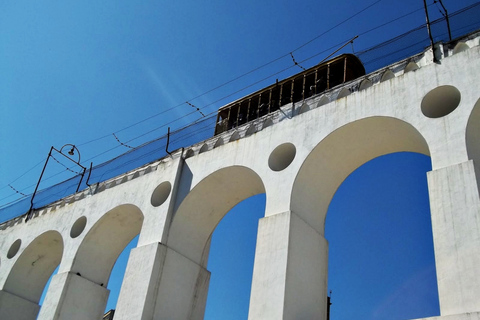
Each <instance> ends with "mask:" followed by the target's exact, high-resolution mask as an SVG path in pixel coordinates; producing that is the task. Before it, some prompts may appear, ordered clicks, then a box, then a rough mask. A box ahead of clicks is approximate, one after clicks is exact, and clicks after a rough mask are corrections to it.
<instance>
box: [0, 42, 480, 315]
mask: <svg viewBox="0 0 480 320" xmlns="http://www.w3.org/2000/svg"><path fill="white" fill-rule="evenodd" d="M468 43H469V45H471V46H473V45H476V46H475V47H473V48H470V49H468V50H465V51H462V52H459V53H456V54H453V55H452V54H451V52H447V53H448V55H449V56H448V57H443V59H442V60H441V63H440V64H435V63H433V62H432V54H431V52H428V51H427V52H426V53H425V54H424V55H423V56H419V57H416V58H415V59H417V60H416V63H417V65H418V66H419V68H418V69H416V70H412V71H409V72H408V73H404V72H403V69H401V68H400V67H399V66H400V65H401V66H403V67H404V65H405V63H403V62H401V63H400V64H399V65H397V66H391V69H392V70H393V71H395V72H394V73H392V74H394V75H395V77H394V78H392V79H390V80H387V81H383V82H380V76H381V75H382V74H383V73H384V71H385V70H380V71H378V72H376V73H374V74H371V75H367V76H366V77H365V78H368V79H369V80H368V81H371V83H372V86H370V87H368V86H364V87H367V88H365V89H363V90H361V91H357V92H354V93H352V94H350V95H348V96H346V97H344V98H341V99H338V100H335V98H336V97H337V95H338V93H339V92H340V91H341V88H335V89H334V90H332V91H331V92H329V93H326V94H324V95H322V96H317V97H313V98H311V99H308V100H306V101H305V104H306V105H307V106H306V107H305V106H304V107H303V108H302V109H303V110H306V109H311V110H309V111H306V112H303V113H301V114H298V115H295V116H294V117H293V118H292V119H291V120H289V119H287V118H285V117H284V116H283V115H282V114H281V113H277V114H274V115H271V119H272V121H273V122H275V124H274V125H272V126H269V127H267V128H264V129H263V127H262V126H263V124H264V122H265V119H261V120H258V121H256V122H254V123H253V125H254V126H256V127H255V128H256V131H258V132H256V133H254V134H251V135H249V136H248V137H244V135H245V131H247V128H249V127H250V125H251V124H248V125H246V126H245V127H244V128H240V129H239V130H237V131H236V132H235V133H234V132H227V133H223V134H222V136H221V138H222V139H223V141H224V142H225V144H224V145H220V146H219V145H218V144H217V147H216V148H214V149H212V148H213V146H214V145H215V144H216V142H217V140H218V138H217V137H215V138H212V139H211V140H209V141H206V142H202V143H201V144H198V145H195V146H192V147H191V148H189V150H185V151H179V152H177V153H175V154H174V155H173V157H172V158H170V157H167V158H165V159H162V160H159V161H158V162H155V163H152V164H150V165H148V166H145V167H142V168H139V169H137V170H135V171H134V172H131V173H127V174H125V175H122V176H119V177H117V178H115V179H112V180H111V181H108V182H106V183H102V184H100V185H98V186H93V187H92V189H91V190H85V191H82V192H80V193H78V194H77V195H74V196H71V197H67V198H65V199H63V200H62V201H60V202H58V203H54V204H52V205H51V206H49V207H47V208H45V209H42V210H39V211H37V212H36V213H35V217H34V218H33V219H32V220H30V221H28V222H26V223H25V222H24V221H22V220H21V219H16V220H12V221H10V222H7V223H6V224H4V225H3V226H2V227H3V230H2V231H0V261H1V265H0V317H1V318H3V317H5V316H7V317H10V318H12V317H13V318H16V319H35V317H36V313H37V312H38V306H37V302H38V300H37V301H35V300H36V294H34V295H33V296H29V295H28V294H27V295H25V294H24V292H30V290H29V288H28V286H30V285H31V286H32V288H33V289H34V290H37V291H38V290H39V289H41V288H42V287H43V285H44V282H45V281H46V279H48V277H46V278H45V274H44V275H43V276H40V274H41V273H42V272H43V271H45V272H46V273H48V272H50V273H51V271H48V270H50V268H51V267H52V266H54V267H55V266H56V265H57V264H58V262H59V261H60V265H59V271H58V274H57V275H56V276H54V277H53V281H52V284H51V285H50V288H49V291H48V293H47V297H46V299H45V302H44V305H43V306H42V309H41V311H40V315H39V319H68V320H71V319H95V318H98V317H99V316H101V313H102V312H103V308H104V306H105V303H106V300H107V298H108V290H107V289H106V282H107V281H108V277H109V275H110V271H111V266H113V263H114V262H115V260H116V258H117V257H118V254H119V253H120V252H121V251H122V249H123V248H124V246H125V245H126V244H127V243H128V242H129V239H131V238H132V237H134V236H135V235H136V234H138V233H140V237H139V241H138V245H137V248H136V249H134V250H132V254H131V257H130V259H129V262H128V266H127V271H126V274H125V279H124V284H123V286H122V290H121V293H120V297H119V300H118V305H117V312H116V314H115V319H117V318H118V319H202V318H203V314H204V310H205V301H206V297H207V292H208V282H209V278H210V273H209V272H208V270H206V269H205V268H206V265H207V260H208V252H209V246H210V236H211V233H212V232H213V230H214V229H215V227H216V225H217V223H218V222H219V221H220V220H221V219H222V217H223V216H224V215H225V214H226V213H227V212H228V211H229V210H230V209H231V208H232V207H233V206H235V205H236V204H237V203H239V202H241V201H242V200H244V199H246V198H248V197H250V196H252V195H255V194H258V193H266V198H267V203H266V212H265V218H263V219H261V221H260V227H259V231H258V240H257V250H256V255H255V266H254V274H253V283H252V293H251V303H250V312H249V319H251V320H254V319H259V320H265V319H314V318H315V319H325V315H326V293H327V292H326V290H327V289H326V288H327V280H328V279H327V265H328V243H327V241H326V240H325V239H324V237H323V234H324V220H325V215H326V212H327V209H328V206H329V204H330V201H331V198H332V196H333V194H334V193H335V191H336V189H337V188H338V186H339V185H340V184H341V183H342V181H343V180H344V179H345V178H346V177H347V176H348V175H349V174H350V173H351V172H352V171H354V170H355V169H356V168H358V167H359V166H361V165H362V164H363V163H365V162H367V161H369V160H371V159H372V158H374V157H377V156H380V155H383V154H387V153H391V152H397V151H413V152H420V153H424V154H427V155H430V156H431V159H432V172H430V173H429V175H428V184H429V192H430V202H431V213H432V228H433V236H434V245H435V259H436V267H437V274H438V277H437V278H438V288H439V297H440V306H441V317H435V318H431V319H432V320H433V319H435V320H436V319H448V320H450V319H462V320H464V319H465V320H466V319H479V318H480V317H479V315H478V312H479V311H480V283H479V281H480V280H478V279H480V269H479V268H477V267H476V266H478V265H479V262H480V252H479V248H480V225H479V222H478V221H480V198H479V192H478V190H479V183H478V181H477V178H476V176H480V174H479V169H478V168H479V165H478V163H480V158H479V157H480V156H479V155H480V153H479V152H480V151H479V150H480V147H476V146H477V145H479V144H480V142H479V141H478V139H479V137H480V124H479V121H478V119H479V114H480V111H479V110H480V103H478V101H479V98H480V94H479V92H478V88H479V87H480V78H479V77H478V74H479V73H480V59H479V58H480V47H478V41H470V42H468ZM363 80H365V79H359V80H357V81H356V82H355V81H354V82H352V83H349V84H346V86H347V87H349V86H356V85H357V84H359V83H360V82H361V81H363ZM364 83H365V82H364ZM447 85H448V86H453V87H455V88H456V89H457V90H458V92H459V93H460V95H461V99H460V101H459V103H458V107H456V108H455V110H453V111H452V112H451V113H449V114H447V115H444V116H440V117H438V118H429V117H426V116H425V115H424V114H423V113H422V110H421V105H422V101H423V99H424V97H425V96H426V95H427V94H428V93H429V92H431V91H432V90H435V89H437V88H439V87H442V86H447ZM437 90H438V91H435V95H437V94H439V95H441V94H442V93H443V92H444V91H443V90H440V89H437ZM447 98H448V99H450V98H449V97H447ZM448 99H444V98H442V99H440V100H439V101H441V102H442V103H443V102H444V101H447V100H448ZM328 100H330V101H332V100H333V101H332V102H330V103H326V101H328ZM319 104H320V105H321V106H318V105H319ZM317 106H318V107H317ZM291 107H292V106H291V105H287V106H286V107H285V108H284V109H285V112H286V113H291V112H292V108H291ZM307 107H308V108H307ZM430 108H435V106H434V105H433V106H430ZM299 109H300V105H298V106H296V110H297V111H298V110H299ZM472 114H473V116H471V115H472ZM262 129H263V130H262ZM252 130H253V129H252ZM232 134H238V135H240V137H241V139H239V140H236V141H233V142H229V143H227V141H229V140H230V135H232ZM291 145H293V146H294V148H293V149H292V147H291ZM205 146H206V147H205ZM279 146H281V147H279ZM202 147H203V149H202V151H204V152H202V153H201V154H199V151H200V149H201V148H202ZM277 147H279V148H277ZM206 149H209V150H206ZM190 150H193V153H194V154H195V155H194V156H192V157H189V158H188V159H186V160H184V157H185V155H186V154H187V152H188V153H189V154H190V153H191V151H190ZM274 150H275V152H274ZM477 162H478V163H477ZM269 163H270V165H269ZM283 167H285V168H283ZM272 168H273V169H274V170H272ZM82 217H85V218H86V223H85V228H84V230H82V229H83V228H82V226H81V223H80V222H78V221H82V220H79V219H85V218H82ZM75 222H77V223H76V224H75ZM74 225H75V227H73V226H74ZM79 225H80V227H79ZM72 228H73V229H74V230H73V231H72ZM72 232H73V236H72ZM47 233H48V234H49V235H55V236H54V237H46V238H41V235H42V234H47ZM17 239H20V240H21V245H20V247H19V250H18V252H16V253H15V252H14V250H13V249H12V248H11V246H12V244H13V243H14V242H15V241H16V240H17ZM39 239H40V240H39ZM17 243H18V242H17ZM39 243H40V245H39ZM60 243H61V246H60ZM37 246H38V248H42V250H46V253H48V254H46V255H45V257H46V259H45V264H43V265H44V266H49V267H48V268H46V267H44V268H40V267H38V268H37V267H34V268H22V267H21V266H22V265H23V266H26V265H28V264H30V265H31V263H33V262H34V261H35V259H37V257H36V256H35V254H33V253H32V252H33V251H35V250H32V248H37ZM60 247H61V248H62V250H61V254H51V253H52V252H54V251H55V250H56V251H55V252H59V250H58V248H60ZM54 248H57V249H54ZM59 257H61V259H59ZM17 263H18V264H17ZM34 265H35V264H34ZM40 265H42V264H39V266H40ZM28 272H30V274H33V275H35V274H37V275H38V277H37V276H35V279H36V280H35V281H32V282H28V284H26V283H25V281H21V279H22V275H26V274H27V273H28ZM32 272H33V273H32ZM47 275H48V274H47ZM44 279H45V280H44ZM37 291H35V292H37ZM40 292H41V290H40ZM12 312H15V313H16V314H15V316H11V315H12Z"/></svg>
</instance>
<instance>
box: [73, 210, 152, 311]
mask: <svg viewBox="0 0 480 320" xmlns="http://www.w3.org/2000/svg"><path fill="white" fill-rule="evenodd" d="M142 224H143V213H142V212H141V210H140V209H139V208H138V207H136V206H134V205H131V204H124V205H120V206H118V207H115V208H114V209H112V210H110V211H108V212H107V213H106V214H104V215H103V216H102V217H101V218H100V219H99V220H98V221H97V222H96V223H95V224H94V225H93V226H92V228H91V229H90V230H89V231H88V233H87V234H86V235H85V238H84V239H83V240H82V243H81V244H80V246H79V248H78V251H77V253H76V255H75V259H74V262H73V265H72V268H71V272H72V273H74V274H76V275H77V276H79V277H81V278H83V279H86V280H87V281H89V282H90V283H93V284H95V285H98V286H100V287H103V288H110V287H111V286H110V285H109V280H110V278H111V277H110V275H111V272H112V269H113V267H114V265H115V263H116V262H117V260H118V258H119V256H120V254H121V253H122V252H123V251H125V248H126V247H127V246H128V245H129V244H131V243H132V240H133V239H134V238H135V237H136V236H137V235H138V234H139V233H140V230H141V227H142ZM130 249H131V248H129V249H128V250H127V251H128V252H129V251H130ZM125 263H126V261H125ZM124 272H125V271H124V270H122V272H121V273H124ZM90 287H92V286H91V285H90ZM93 287H95V286H93ZM72 290H75V289H72ZM84 294H85V295H90V298H89V299H84V300H82V301H77V302H76V303H77V304H78V305H81V308H83V309H89V310H90V311H89V313H90V314H91V315H93V314H95V315H98V316H101V315H103V311H104V310H105V307H106V305H107V298H108V296H109V291H108V290H107V289H103V290H99V289H95V292H93V291H89V292H85V293H84ZM117 296H118V292H114V300H115V299H116V298H117ZM92 297H96V298H95V299H93V298H92ZM93 300H96V301H95V305H89V303H93Z"/></svg>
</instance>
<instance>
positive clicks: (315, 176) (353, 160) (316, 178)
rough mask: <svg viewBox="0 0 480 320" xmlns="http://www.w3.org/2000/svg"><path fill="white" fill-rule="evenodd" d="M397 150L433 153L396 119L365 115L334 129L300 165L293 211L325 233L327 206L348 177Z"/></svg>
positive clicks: (416, 134) (292, 204)
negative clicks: (360, 168)
mask: <svg viewBox="0 0 480 320" xmlns="http://www.w3.org/2000/svg"><path fill="white" fill-rule="evenodd" d="M394 152H417V153H421V154H425V155H429V154H430V152H429V149H428V146H427V143H426V141H425V139H424V138H423V137H422V135H421V134H420V133H419V132H418V131H417V130H416V129H415V128H414V127H413V126H412V125H410V124H408V123H406V122H404V121H402V120H399V119H395V118H390V117H370V118H365V119H361V120H357V121H354V122H351V123H349V124H346V125H344V126H343V127H341V128H339V129H337V130H335V131H333V132H332V133H331V134H329V135H328V136H327V137H326V138H324V139H323V140H322V141H321V142H320V143H319V144H318V145H317V146H316V147H315V148H314V149H313V150H312V152H311V153H310V155H309V156H308V157H307V159H306V160H305V162H304V163H303V165H302V167H301V168H300V170H299V173H298V175H297V177H296V179H295V183H294V186H293V191H292V196H291V210H292V211H293V212H294V213H296V214H297V215H300V216H301V217H302V219H304V220H305V221H306V222H307V223H309V224H310V225H311V226H312V227H313V228H314V229H315V230H317V232H319V233H320V234H322V235H323V234H324V228H325V218H326V213H327V210H328V206H329V205H330V201H331V199H332V197H333V195H334V194H335V192H336V190H337V189H338V187H339V186H340V184H341V183H342V182H343V181H344V180H345V178H347V176H348V175H349V174H350V173H352V172H353V171H354V170H355V169H357V168H358V167H360V166H361V165H362V164H364V163H366V162H368V161H370V160H371V159H374V158H376V157H379V156H382V155H385V154H389V153H394Z"/></svg>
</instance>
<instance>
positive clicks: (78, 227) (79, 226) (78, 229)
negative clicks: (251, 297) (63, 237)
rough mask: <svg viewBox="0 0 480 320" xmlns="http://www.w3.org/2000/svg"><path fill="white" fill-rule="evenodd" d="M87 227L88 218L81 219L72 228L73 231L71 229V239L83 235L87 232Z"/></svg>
mask: <svg viewBox="0 0 480 320" xmlns="http://www.w3.org/2000/svg"><path fill="white" fill-rule="evenodd" d="M86 225H87V218H86V217H80V218H78V219H77V221H75V223H74V224H73V226H72V229H70V237H72V238H76V237H78V236H79V235H81V234H82V232H83V230H85V226H86Z"/></svg>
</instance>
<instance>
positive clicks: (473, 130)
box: [465, 99, 480, 191]
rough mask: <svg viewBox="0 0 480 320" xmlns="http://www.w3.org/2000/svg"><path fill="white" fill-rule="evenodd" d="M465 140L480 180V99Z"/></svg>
mask: <svg viewBox="0 0 480 320" xmlns="http://www.w3.org/2000/svg"><path fill="white" fill-rule="evenodd" d="M465 140H466V145H467V153H468V158H469V159H472V160H473V164H474V167H475V175H476V177H477V181H480V143H479V141H480V99H478V100H477V102H476V103H475V106H474V107H473V111H472V113H471V114H470V117H469V119H468V123H467V130H466V137H465ZM479 188H480V187H479ZM479 191H480V190H479Z"/></svg>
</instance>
